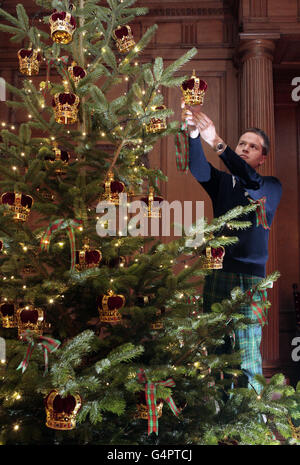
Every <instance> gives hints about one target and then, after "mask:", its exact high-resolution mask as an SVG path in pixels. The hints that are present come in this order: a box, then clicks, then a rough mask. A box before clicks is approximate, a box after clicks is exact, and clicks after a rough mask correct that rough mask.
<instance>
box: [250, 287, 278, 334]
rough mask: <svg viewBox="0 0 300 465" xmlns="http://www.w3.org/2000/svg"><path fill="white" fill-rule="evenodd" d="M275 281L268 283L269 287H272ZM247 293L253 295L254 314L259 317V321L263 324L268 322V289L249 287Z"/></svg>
mask: <svg viewBox="0 0 300 465" xmlns="http://www.w3.org/2000/svg"><path fill="white" fill-rule="evenodd" d="M272 286H273V283H270V284H268V285H267V287H268V288H271V287H272ZM247 295H248V296H250V297H251V303H250V305H251V308H252V312H253V314H254V315H255V316H256V318H257V319H258V322H259V324H260V325H261V326H264V325H265V324H267V320H268V306H267V301H268V293H267V290H266V289H260V290H258V291H255V290H253V289H249V290H248V291H247Z"/></svg>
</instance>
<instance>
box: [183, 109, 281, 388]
mask: <svg viewBox="0 0 300 465" xmlns="http://www.w3.org/2000/svg"><path fill="white" fill-rule="evenodd" d="M182 108H183V119H184V120H185V121H186V122H187V124H188V130H189V168H190V171H191V173H192V174H193V176H194V177H195V178H196V179H197V181H198V182H199V183H200V184H201V186H202V187H203V188H204V189H205V190H206V192H207V193H208V195H209V196H210V198H211V200H212V204H213V211H214V216H215V217H219V216H221V215H224V214H225V213H226V212H227V211H228V210H231V209H232V208H234V207H236V206H238V205H242V206H244V205H247V204H249V202H253V201H255V202H257V206H258V208H257V211H256V212H253V213H250V214H249V217H248V218H249V221H251V222H252V226H251V227H250V228H249V229H246V230H240V231H238V232H236V233H235V235H236V236H238V238H239V242H238V243H237V244H234V245H232V246H228V247H227V248H226V253H225V257H224V261H223V269H222V270H214V271H213V272H212V274H210V275H208V276H207V277H206V278H205V284H204V289H203V305H204V311H210V308H211V305H212V304H213V303H214V302H218V301H219V302H220V301H222V300H223V299H226V298H230V291H231V290H232V289H233V288H234V287H240V288H241V289H242V290H243V291H246V290H248V289H251V288H253V287H254V286H255V285H256V284H257V283H258V282H259V281H261V279H262V278H264V277H265V275H266V262H267V259H268V240H269V231H270V226H271V223H272V220H273V218H274V215H275V211H276V208H277V206H278V204H279V201H280V197H281V191H282V189H281V183H280V181H279V180H278V179H276V178H275V177H273V176H261V175H260V174H259V173H258V172H257V171H256V169H257V168H258V167H259V166H260V165H262V164H263V163H264V162H265V160H266V158H267V154H268V151H269V139H268V137H267V135H266V134H265V133H264V132H263V131H262V130H261V129H258V128H249V129H247V130H246V131H245V132H244V133H243V134H242V135H241V137H240V139H239V141H238V144H237V146H236V149H235V151H233V150H232V149H231V148H230V147H229V146H228V145H227V144H226V143H225V142H224V141H223V140H222V139H221V137H220V136H219V135H218V134H217V132H216V128H215V125H214V123H213V122H212V121H211V120H210V119H209V118H208V116H207V115H205V114H204V113H203V112H202V111H201V105H194V106H187V105H185V104H184V102H182ZM199 135H200V136H201V138H202V139H203V140H204V141H205V142H206V143H207V144H209V145H210V146H211V147H212V148H213V149H214V151H215V152H216V155H217V156H219V157H220V158H221V160H222V161H223V163H224V164H225V166H226V167H227V168H228V170H229V171H230V173H231V174H229V173H226V172H225V171H221V170H218V169H216V168H215V167H214V166H212V165H211V163H209V162H208V161H207V160H206V157H205V155H204V152H203V147H202V143H201V138H200V137H199ZM248 218H247V219H248ZM241 312H242V313H243V314H244V315H245V316H246V317H247V318H250V319H252V320H253V319H255V321H257V324H250V325H248V326H247V328H246V329H243V330H235V342H236V348H237V350H240V351H241V369H242V370H243V372H244V374H245V380H247V383H248V387H250V388H254V389H255V390H256V391H257V392H259V391H260V385H259V383H258V382H257V381H256V380H255V379H254V376H255V375H256V374H262V358H261V353H260V344H261V336H262V328H261V324H260V323H259V322H258V320H257V318H256V316H255V315H254V314H253V310H252V306H251V305H250V304H249V305H248V306H243V307H242V308H241Z"/></svg>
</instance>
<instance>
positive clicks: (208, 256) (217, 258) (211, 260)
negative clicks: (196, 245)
mask: <svg viewBox="0 0 300 465" xmlns="http://www.w3.org/2000/svg"><path fill="white" fill-rule="evenodd" d="M202 255H203V268H204V269H206V270H219V269H222V268H223V258H224V255H225V249H224V247H222V246H220V247H210V246H207V247H206V248H205V250H204V251H203V252H202Z"/></svg>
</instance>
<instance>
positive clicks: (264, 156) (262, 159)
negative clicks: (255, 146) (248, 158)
mask: <svg viewBox="0 0 300 465" xmlns="http://www.w3.org/2000/svg"><path fill="white" fill-rule="evenodd" d="M266 159H267V155H262V158H261V160H260V162H259V166H260V165H263V164H264V162H265V161H266Z"/></svg>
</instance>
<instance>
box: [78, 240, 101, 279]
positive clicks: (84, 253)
mask: <svg viewBox="0 0 300 465" xmlns="http://www.w3.org/2000/svg"><path fill="white" fill-rule="evenodd" d="M101 259H102V253H101V252H100V250H95V249H91V247H90V242H89V239H87V238H86V239H85V241H84V244H83V247H82V249H80V250H76V254H75V268H76V270H77V271H84V270H88V269H90V268H96V267H97V266H98V265H99V263H100V261H101Z"/></svg>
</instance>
